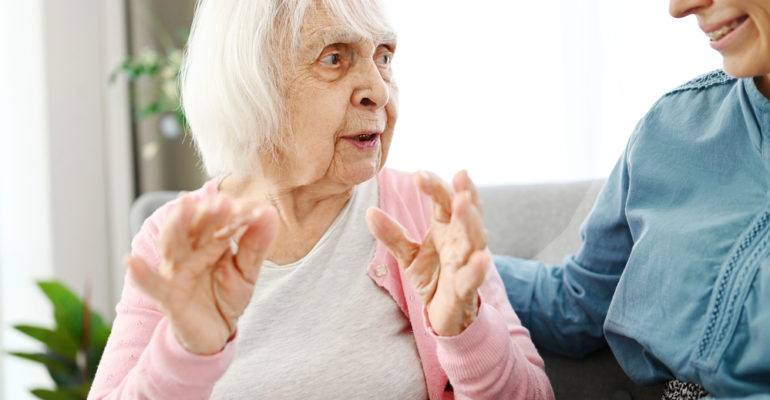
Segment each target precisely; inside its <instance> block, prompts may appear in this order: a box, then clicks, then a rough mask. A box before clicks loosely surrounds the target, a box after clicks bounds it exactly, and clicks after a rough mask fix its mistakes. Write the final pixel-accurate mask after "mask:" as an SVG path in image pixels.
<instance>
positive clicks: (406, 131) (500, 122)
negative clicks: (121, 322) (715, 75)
mask: <svg viewBox="0 0 770 400" xmlns="http://www.w3.org/2000/svg"><path fill="white" fill-rule="evenodd" d="M386 4H387V7H388V11H389V14H390V17H391V20H392V23H393V25H394V27H395V29H396V31H397V33H398V34H399V44H398V50H397V53H396V57H395V60H394V69H395V74H396V79H397V80H398V83H399V87H400V90H401V95H400V99H401V106H400V118H399V123H398V124H399V125H398V127H397V129H396V137H395V139H394V143H393V147H392V148H391V152H390V156H389V160H388V165H389V166H390V167H394V168H399V169H404V170H417V169H431V170H434V171H436V172H438V173H439V174H440V175H442V176H443V177H445V178H446V179H451V177H452V175H453V174H454V173H455V172H456V171H458V170H459V169H462V168H466V169H468V170H469V172H470V174H471V177H472V178H474V179H475V180H476V181H477V182H478V183H480V184H485V185H497V184H511V183H529V182H555V181H569V180H579V179H588V178H598V177H605V176H606V175H607V174H608V173H609V171H610V170H611V168H612V166H613V164H614V163H615V160H616V159H617V157H618V155H619V154H620V152H621V151H622V149H623V147H624V145H625V142H626V140H627V139H628V136H629V135H630V133H631V132H632V131H633V128H634V126H635V124H636V122H637V121H638V120H639V119H640V118H641V117H642V116H643V115H644V113H645V112H646V110H647V109H648V108H649V107H650V106H651V105H652V104H653V103H654V102H655V100H656V99H657V98H658V97H660V96H661V95H662V94H664V93H665V92H666V91H668V90H670V89H672V88H674V87H676V86H677V85H679V84H681V83H683V82H685V81H687V80H689V79H690V78H692V77H695V76H696V75H699V74H701V73H704V72H707V71H710V70H713V69H716V68H719V67H720V59H719V57H718V55H717V54H716V53H715V52H713V51H712V50H711V49H710V48H709V46H708V41H707V40H708V39H707V38H706V37H705V35H703V34H702V33H701V32H700V31H699V29H698V27H697V24H696V21H695V20H694V18H688V19H685V20H674V19H672V18H671V17H670V16H668V13H667V6H668V2H666V1H664V0H655V1H644V2H625V1H616V0H583V1H580V2H575V1H572V0H557V1H550V2H534V1H523V0H508V1H499V0H480V1H475V2H472V3H471V2H467V1H462V2H461V1H453V0H443V1H438V0H422V1H419V2H414V1H407V0H388V1H386ZM469 4H472V6H470V5H469ZM194 7H195V1H194V0H69V1H66V2H63V1H54V0H24V1H12V0H0V135H2V136H1V137H0V140H2V141H1V142H0V163H1V164H0V323H1V325H0V348H2V349H3V353H5V352H6V351H9V350H14V351H38V350H39V348H40V345H39V344H38V343H37V342H36V341H34V340H31V339H30V338H28V337H26V336H25V335H21V334H20V333H19V332H17V331H15V330H13V329H12V328H11V327H12V326H13V325H15V324H19V323H25V324H39V325H43V326H52V324H53V316H52V307H51V304H50V302H49V301H48V300H46V298H45V297H44V296H43V295H42V294H41V292H40V290H39V289H38V288H37V287H36V286H35V282H36V281H37V280H41V279H45V280H50V279H55V280H59V281H61V282H63V283H65V284H66V285H68V286H69V287H70V288H72V290H73V291H75V292H76V293H77V294H78V295H80V296H84V295H86V294H87V296H88V298H89V302H90V304H91V305H92V307H93V308H94V309H95V310H96V311H98V312H100V313H101V314H102V315H103V316H104V317H105V319H106V320H107V321H111V320H112V318H113V316H114V311H113V308H114V305H115V302H116V301H117V299H118V298H119V296H120V287H121V285H122V279H123V276H122V273H120V268H116V266H119V265H121V259H122V256H123V255H124V254H125V253H126V252H128V251H129V246H130V239H131V238H130V233H129V229H128V221H127V215H128V211H129V208H130V205H131V202H132V201H133V200H134V199H135V198H136V197H137V196H139V195H140V194H142V193H145V192H148V191H153V190H163V189H171V190H181V189H186V190H190V189H195V188H196V187H198V186H200V184H201V183H202V182H203V181H204V179H205V176H204V175H203V173H202V172H201V166H200V164H199V161H198V159H197V157H196V155H195V151H194V148H193V145H192V143H191V141H190V138H189V137H188V136H186V135H185V134H184V132H183V128H182V123H183V120H182V119H181V115H180V114H179V113H178V110H177V109H176V108H175V103H173V100H174V99H175V96H176V91H177V90H178V89H177V87H176V85H175V73H176V69H175V68H177V67H178V62H179V55H180V54H181V49H182V48H183V46H184V41H185V38H186V34H187V32H188V31H189V26H190V22H191V20H192V15H193V11H194ZM522 212H526V210H522ZM51 386H52V383H51V378H50V377H49V376H48V374H47V373H46V371H45V369H44V368H42V367H41V366H40V365H37V364H35V363H31V362H28V361H25V360H20V359H18V358H13V357H8V356H5V355H3V356H2V362H0V388H2V389H0V399H8V400H11V399H14V400H15V399H27V398H33V397H32V395H31V394H29V392H28V390H29V389H30V388H33V387H51Z"/></svg>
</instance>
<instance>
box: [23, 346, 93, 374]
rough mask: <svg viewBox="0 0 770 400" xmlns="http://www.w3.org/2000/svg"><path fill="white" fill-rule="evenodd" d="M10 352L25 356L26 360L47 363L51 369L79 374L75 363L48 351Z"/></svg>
mask: <svg viewBox="0 0 770 400" xmlns="http://www.w3.org/2000/svg"><path fill="white" fill-rule="evenodd" d="M8 354H10V355H12V356H14V357H19V358H23V359H25V360H29V361H34V362H38V363H41V364H43V365H45V367H46V368H47V369H48V370H49V372H51V371H55V372H61V373H64V374H70V375H73V376H77V375H78V368H77V365H75V363H72V364H69V363H68V362H67V361H66V360H63V359H61V358H57V357H55V356H53V355H51V354H47V353H23V352H15V351H14V352H9V353H8Z"/></svg>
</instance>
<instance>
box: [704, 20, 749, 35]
mask: <svg viewBox="0 0 770 400" xmlns="http://www.w3.org/2000/svg"><path fill="white" fill-rule="evenodd" d="M748 18H749V17H748V16H746V15H744V16H743V17H740V18H738V19H736V20H735V21H733V22H732V23H730V24H728V25H725V26H723V27H721V28H719V29H717V30H715V31H712V32H708V33H706V35H707V36H708V37H709V39H711V41H712V42H716V41H719V39H722V38H723V37H725V36H727V34H729V33H730V32H732V31H733V30H734V29H735V28H737V27H738V26H739V25H740V24H742V23H743V21H746V19H748Z"/></svg>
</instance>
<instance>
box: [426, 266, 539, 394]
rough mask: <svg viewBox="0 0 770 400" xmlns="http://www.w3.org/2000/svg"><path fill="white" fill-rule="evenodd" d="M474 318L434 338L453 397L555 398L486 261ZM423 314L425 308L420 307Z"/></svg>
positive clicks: (499, 283)
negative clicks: (461, 328)
mask: <svg viewBox="0 0 770 400" xmlns="http://www.w3.org/2000/svg"><path fill="white" fill-rule="evenodd" d="M479 297H480V299H481V306H480V307H479V312H478V316H477V318H476V320H475V321H474V322H473V323H472V324H471V325H469V326H468V327H467V328H466V329H465V330H464V331H463V332H462V333H460V334H459V335H457V336H450V337H444V336H437V335H436V334H435V333H434V332H433V329H432V328H431V327H430V326H428V325H429V322H428V318H427V315H425V325H426V326H425V327H424V328H425V329H426V330H427V331H428V332H429V334H430V335H433V336H434V337H435V340H436V343H437V354H438V359H439V363H440V364H441V366H442V368H443V369H444V372H446V374H447V377H448V378H449V382H450V383H451V384H452V387H453V389H454V395H455V398H456V399H553V398H554V393H553V389H552V388H551V384H550V381H549V380H548V377H547V376H546V374H545V366H544V363H543V359H542V358H541V357H540V355H539V354H538V352H537V349H535V346H534V344H533V343H532V340H531V339H530V336H529V332H528V331H527V329H525V328H524V327H523V326H522V325H521V323H520V321H519V319H518V317H517V316H516V313H515V312H514V311H513V308H511V305H510V303H509V302H508V299H507V296H506V293H505V288H504V287H503V282H502V280H501V279H500V275H498V273H497V270H496V269H495V267H494V265H493V264H491V263H490V265H489V267H488V268H487V274H486V277H485V279H484V282H483V283H482V285H481V287H480V288H479ZM423 312H425V311H423Z"/></svg>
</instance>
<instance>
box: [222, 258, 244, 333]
mask: <svg viewBox="0 0 770 400" xmlns="http://www.w3.org/2000/svg"><path fill="white" fill-rule="evenodd" d="M214 279H215V280H216V283H217V284H216V285H214V295H215V296H216V307H217V309H218V311H219V313H220V314H221V315H222V319H223V320H224V321H225V323H226V324H227V328H228V331H229V332H230V333H232V332H234V331H235V320H236V319H237V318H238V317H239V316H240V315H241V314H243V310H244V307H245V306H246V305H247V304H248V303H249V300H250V299H251V296H252V294H253V293H254V283H249V284H246V285H244V284H243V279H242V275H241V273H240V271H239V270H238V267H237V266H236V265H235V259H234V257H233V255H232V254H227V253H225V254H223V255H222V257H221V258H220V259H219V260H218V261H217V262H216V269H215V270H214Z"/></svg>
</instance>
